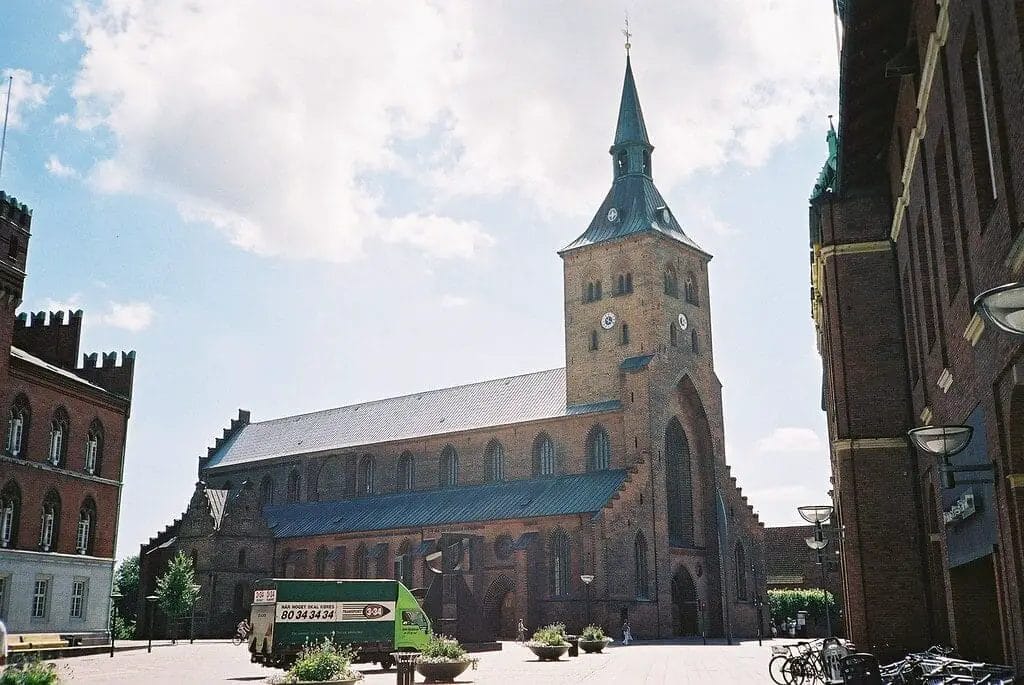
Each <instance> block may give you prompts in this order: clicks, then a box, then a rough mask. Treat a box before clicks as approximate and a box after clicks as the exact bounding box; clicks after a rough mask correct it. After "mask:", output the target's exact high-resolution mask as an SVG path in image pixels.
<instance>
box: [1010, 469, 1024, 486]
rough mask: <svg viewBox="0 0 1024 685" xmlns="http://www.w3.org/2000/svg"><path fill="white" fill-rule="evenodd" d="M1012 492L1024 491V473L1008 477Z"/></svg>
mask: <svg viewBox="0 0 1024 685" xmlns="http://www.w3.org/2000/svg"><path fill="white" fill-rule="evenodd" d="M1006 480H1007V482H1008V483H1009V484H1010V489H1011V490H1020V489H1024V473H1011V474H1010V475H1008V476H1007V477H1006Z"/></svg>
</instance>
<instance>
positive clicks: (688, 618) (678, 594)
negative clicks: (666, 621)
mask: <svg viewBox="0 0 1024 685" xmlns="http://www.w3.org/2000/svg"><path fill="white" fill-rule="evenodd" d="M697 612H698V605H697V586H696V585H695V584H694V582H693V576H691V575H690V572H689V571H688V570H687V569H686V567H685V566H680V567H679V568H678V569H677V570H676V572H675V575H673V576H672V633H673V635H682V636H684V637H689V636H694V635H698V634H699V633H700V624H699V621H698V620H697V617H698V613H697Z"/></svg>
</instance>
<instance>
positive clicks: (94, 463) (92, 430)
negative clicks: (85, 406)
mask: <svg viewBox="0 0 1024 685" xmlns="http://www.w3.org/2000/svg"><path fill="white" fill-rule="evenodd" d="M102 466H103V424H102V423H100V420H99V419H93V421H92V423H90V424H89V434H88V435H86V437H85V472H86V473H91V474H93V475H96V476H98V475H100V469H101V467H102Z"/></svg>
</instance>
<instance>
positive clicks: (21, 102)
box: [0, 69, 51, 128]
mask: <svg viewBox="0 0 1024 685" xmlns="http://www.w3.org/2000/svg"><path fill="white" fill-rule="evenodd" d="M2 73H3V83H2V84H0V85H2V86H3V91H2V95H3V98H4V100H5V101H6V99H7V86H8V78H10V77H11V76H13V77H14V82H13V83H12V84H11V103H10V114H9V116H8V120H7V125H8V127H10V128H22V127H23V126H24V123H25V122H24V118H23V117H24V115H25V112H27V111H28V110H30V109H35V108H37V107H40V106H42V104H43V103H44V102H46V98H47V97H48V96H49V95H50V90H51V86H48V85H46V84H45V83H38V82H36V80H35V76H34V75H33V74H32V72H31V71H28V70H27V69H4V70H3V72H2Z"/></svg>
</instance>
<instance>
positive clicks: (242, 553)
mask: <svg viewBox="0 0 1024 685" xmlns="http://www.w3.org/2000/svg"><path fill="white" fill-rule="evenodd" d="M238 568H239V569H242V570H245V548H244V547H243V548H242V549H240V550H238Z"/></svg>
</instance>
